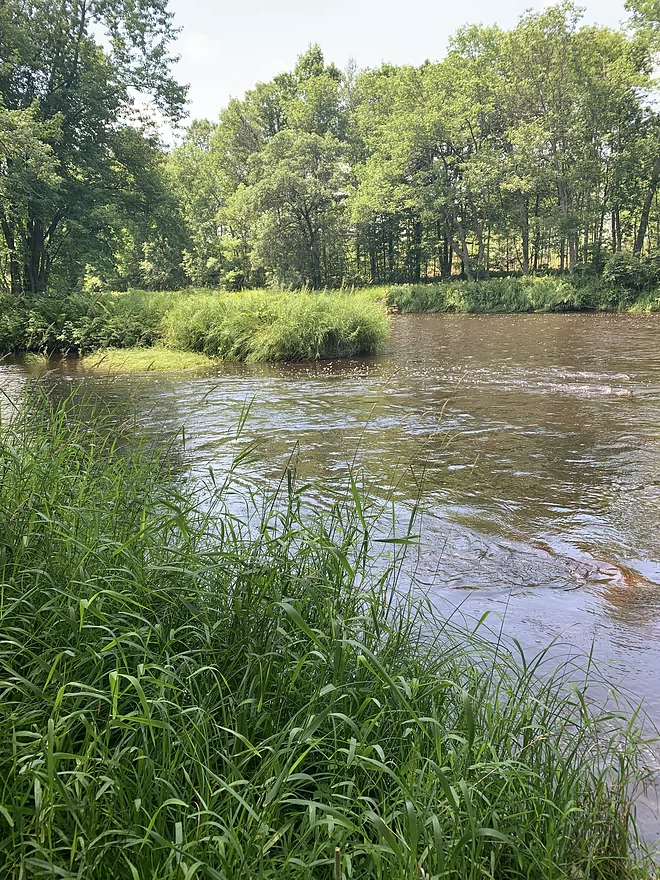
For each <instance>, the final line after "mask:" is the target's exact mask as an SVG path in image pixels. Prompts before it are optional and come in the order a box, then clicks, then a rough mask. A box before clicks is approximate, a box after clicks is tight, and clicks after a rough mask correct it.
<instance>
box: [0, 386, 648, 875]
mask: <svg viewBox="0 0 660 880" xmlns="http://www.w3.org/2000/svg"><path fill="white" fill-rule="evenodd" d="M28 393H29V394H30V395H31V407H32V408H31V409H29V410H24V411H23V412H22V413H20V414H19V415H17V416H16V417H15V419H14V421H13V423H12V424H11V425H9V426H5V427H4V429H3V432H2V435H1V439H0V584H2V586H1V588H0V694H2V702H1V703H0V876H2V877H3V878H8V880H14V878H15V880H18V878H28V877H64V878H74V877H75V878H81V880H82V878H84V880H113V878H116V880H120V878H121V880H124V878H127V880H129V878H138V880H183V878H191V880H192V878H213V880H223V878H232V880H233V878H236V880H239V878H240V880H244V878H281V880H285V878H286V880H289V878H300V880H302V878H305V880H307V878H314V880H315V878H319V880H321V878H326V880H334V878H338V880H341V878H344V880H346V878H360V880H362V878H380V880H420V878H438V880H439V878H455V880H465V878H474V880H477V878H479V880H481V878H483V880H487V878H490V880H493V878H500V880H505V878H520V880H522V878H526V880H529V878H548V880H550V878H552V880H576V878H583V880H626V878H642V877H648V876H649V875H650V869H649V867H648V865H647V864H645V863H643V862H642V853H639V852H638V850H637V847H636V838H635V826H634V818H633V814H632V804H631V792H632V783H634V782H635V781H637V780H638V779H640V778H641V777H642V776H643V768H642V765H641V762H640V751H639V743H638V739H637V736H636V733H635V729H634V721H632V722H630V721H627V720H626V715H625V713H624V714H622V715H621V716H618V715H616V714H611V713H608V712H605V711H602V712H601V711H599V710H598V708H597V707H596V706H592V705H590V702H589V701H588V700H587V699H586V698H585V696H584V693H585V687H586V685H587V683H588V681H589V679H590V678H591V677H593V676H594V675H595V672H594V670H593V669H592V668H590V663H589V661H588V659H585V661H584V663H583V664H581V663H569V662H566V663H558V661H557V660H556V659H552V658H551V657H550V656H549V655H546V654H541V655H539V656H538V657H537V658H523V657H522V656H521V654H520V653H519V652H518V651H517V649H516V648H515V646H514V645H508V644H504V643H502V642H492V641H488V640H486V639H484V638H481V637H480V636H479V634H478V633H475V632H470V631H468V630H467V629H465V628H462V627H459V626H458V625H454V624H451V623H447V621H444V620H441V619H439V618H438V617H437V616H436V615H435V612H434V610H433V607H432V605H430V604H429V603H426V602H424V601H417V600H415V599H414V598H413V597H412V596H407V595H401V594H400V593H399V592H398V590H397V587H396V583H397V575H398V571H399V562H398V561H397V560H398V559H399V558H400V556H401V554H405V552H406V550H407V545H408V544H409V543H410V542H411V541H414V540H415V539H414V538H413V537H412V536H411V535H410V533H409V532H407V531H404V533H402V534H399V535H392V536H390V538H389V539H388V540H390V541H392V543H389V544H387V543H386V544H382V543H381V544H378V545H375V544H373V543H372V535H373V525H372V523H373V518H374V516H376V515H377V513H378V511H377V510H376V509H375V508H372V506H371V505H370V502H369V498H368V496H366V495H365V494H364V493H362V494H361V493H360V492H358V490H357V487H356V485H355V482H352V481H351V482H350V483H349V485H348V486H347V489H346V492H345V493H342V492H339V491H337V490H336V489H335V490H330V489H328V502H329V505H330V506H329V509H328V510H326V511H325V512H323V513H319V514H318V515H316V516H314V515H307V516H303V515H302V514H301V508H302V507H303V505H304V500H305V496H304V489H301V490H299V489H298V488H296V485H295V482H294V480H293V478H292V477H291V476H290V477H289V479H287V480H285V481H284V483H283V486H282V488H281V489H280V490H279V492H278V493H277V494H275V495H273V496H272V497H270V496H260V497H256V496H255V497H250V496H248V497H247V498H244V502H245V514H244V516H243V517H240V518H239V517H238V516H237V515H235V514H231V513H230V511H229V509H228V504H227V500H228V498H230V493H231V491H232V479H231V474H229V475H223V476H220V475H216V476H213V477H212V478H209V481H208V482H206V483H199V482H194V481H191V480H187V481H183V480H181V477H182V476H183V474H182V472H181V465H180V462H181V460H182V459H181V456H180V455H179V452H180V450H179V449H178V448H177V447H170V449H169V450H167V449H164V448H162V447H160V446H155V447H154V446H153V445H149V444H148V443H146V442H144V441H142V442H140V441H139V440H137V439H135V438H133V437H132V436H131V435H130V434H127V433H126V429H124V430H123V432H121V433H119V434H118V433H117V432H116V431H115V430H114V425H115V422H114V421H113V420H112V417H109V418H108V419H107V420H105V421H102V422H97V423H95V424H90V423H89V422H88V421H87V418H88V410H85V409H84V408H79V407H78V406H77V405H76V403H75V401H68V402H65V403H64V404H60V405H57V406H55V405H51V404H50V403H49V402H48V401H47V400H42V401H41V403H39V401H38V400H35V399H34V397H35V392H34V391H31V392H28ZM86 413H87V416H86ZM125 416H126V414H125V413H122V414H121V418H118V421H120V422H121V423H122V425H125ZM175 465H176V467H175ZM413 528H414V526H413ZM378 537H379V539H380V540H382V539H383V537H384V536H383V533H382V532H380V533H378ZM378 547H380V548H381V550H380V552H381V554H382V549H383V548H387V547H389V549H390V551H391V553H392V555H393V559H394V561H393V563H392V566H391V567H390V568H387V567H386V568H383V566H382V565H374V555H375V553H376V549H375V548H378Z"/></svg>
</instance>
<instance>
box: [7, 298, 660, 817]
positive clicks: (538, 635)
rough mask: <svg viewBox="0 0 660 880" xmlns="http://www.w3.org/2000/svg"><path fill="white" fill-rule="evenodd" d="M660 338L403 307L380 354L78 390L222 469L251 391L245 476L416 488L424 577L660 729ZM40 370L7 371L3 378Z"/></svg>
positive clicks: (448, 598)
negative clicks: (596, 678) (356, 478)
mask: <svg viewBox="0 0 660 880" xmlns="http://www.w3.org/2000/svg"><path fill="white" fill-rule="evenodd" d="M659 343H660V316H606V315H557V316H553V315H515V316H511V315H504V316H446V315H444V316H436V315H432V316H402V317H398V318H396V319H395V322H394V328H393V336H392V341H391V344H390V346H389V349H388V351H387V352H386V353H385V354H383V355H382V356H380V357H377V358H369V359H363V360H355V361H349V362H337V363H322V364H314V365H302V364H297V365H278V366H267V367H266V366H249V365H233V366H223V367H220V368H213V370H211V371H208V372H206V373H201V374H200V373H198V374H171V375H167V376H163V375H160V376H157V375H146V376H140V377H130V378H116V379H113V380H112V381H109V380H108V379H107V378H95V377H91V376H88V377H86V378H85V379H84V383H85V386H86V387H88V388H91V389H93V390H94V393H95V394H98V395H99V396H100V397H101V398H103V399H107V400H108V401H109V402H110V403H112V404H113V405H114V404H117V403H119V404H120V405H121V406H122V407H124V408H125V409H126V412H127V415H128V414H129V413H130V412H132V411H136V412H137V414H138V418H139V420H140V421H141V422H142V423H143V424H144V425H148V426H149V427H151V428H154V429H155V430H157V431H158V432H159V433H169V432H174V431H176V430H177V429H178V428H179V426H181V425H185V427H186V437H187V449H188V453H189V455H190V457H191V460H192V463H193V466H194V467H195V468H197V469H198V470H200V471H203V470H205V469H207V468H208V466H209V465H211V466H215V467H216V468H222V467H224V466H226V464H227V462H228V460H229V457H230V455H231V448H232V447H231V444H228V441H227V437H228V436H229V435H230V434H231V431H232V429H233V428H234V427H235V425H236V424H237V422H238V421H239V418H240V413H241V411H242V409H243V408H244V407H245V405H246V403H248V402H250V401H252V407H251V411H250V415H249V418H248V420H247V424H246V428H245V431H244V434H243V438H242V440H241V443H243V444H244V443H245V442H247V441H255V442H256V447H255V452H254V454H253V456H252V460H251V462H250V465H249V468H248V469H247V470H246V472H245V475H244V478H245V479H256V480H258V481H259V480H260V481H264V480H270V479H273V480H274V479H277V478H278V477H279V475H280V474H281V473H282V470H283V468H284V467H285V466H286V465H287V463H289V464H290V465H291V466H294V467H295V470H296V473H297V475H298V479H301V480H310V481H311V482H312V484H313V485H315V486H316V487H317V488H316V491H318V492H319V493H322V492H323V485H324V483H323V478H326V480H327V479H330V480H331V481H333V482H335V483H337V482H340V481H341V480H342V479H343V478H344V476H345V473H346V470H347V468H348V467H349V466H351V465H352V464H354V465H355V466H356V467H357V468H358V469H360V470H361V471H362V472H363V473H364V474H365V477H366V479H367V481H368V483H369V484H370V486H371V487H372V489H373V490H374V491H375V492H376V493H380V494H382V496H383V497H385V496H386V495H387V494H388V493H390V492H391V491H393V495H394V498H395V501H396V506H397V509H398V510H399V511H405V509H406V508H407V507H410V506H412V505H413V504H414V503H415V502H416V500H417V499H418V498H420V497H421V499H422V509H423V511H424V513H423V518H422V542H421V546H420V548H419V553H418V555H417V556H416V559H415V563H416V566H415V571H416V577H417V580H418V583H419V585H420V587H421V588H423V589H425V590H427V591H428V592H429V594H430V595H431V596H432V597H433V598H434V600H435V601H436V602H437V603H438V604H439V605H447V607H452V606H457V605H460V606H461V609H462V613H466V614H467V615H468V616H472V615H474V616H478V615H480V614H481V613H482V612H483V611H484V610H491V611H496V612H498V613H499V614H500V615H501V618H502V619H503V620H504V629H505V632H507V633H509V634H511V635H514V636H515V637H516V638H518V639H519V640H520V642H521V643H522V644H523V645H524V646H525V647H526V648H528V649H534V648H540V647H543V646H545V645H547V643H548V642H549V641H550V640H551V639H554V638H559V639H561V641H562V642H563V643H568V644H571V645H574V646H575V647H577V648H578V649H582V650H590V649H591V650H593V653H594V656H595V657H596V659H597V661H598V663H599V665H600V666H601V668H602V667H605V668H606V671H608V672H609V674H610V677H611V678H612V679H613V680H614V681H616V682H617V685H618V687H619V689H620V690H621V691H622V692H624V691H625V692H626V693H628V694H629V695H631V696H632V697H633V698H636V699H638V700H640V701H643V704H644V707H645V709H646V712H647V713H648V714H649V716H650V717H651V718H652V719H653V720H654V721H655V722H656V723H657V724H658V725H659V726H660V344H659ZM30 369H33V367H29V366H25V365H21V364H20V363H9V362H7V361H5V362H4V364H2V363H0V388H4V389H5V390H6V391H7V392H8V393H9V394H10V395H12V394H15V393H16V391H17V390H18V388H19V387H20V385H21V383H22V382H23V381H24V378H25V376H26V375H27V373H28V372H29V371H30ZM80 376H81V374H80V372H79V371H77V369H76V366H75V364H71V363H69V362H62V363H61V364H58V365H54V368H53V369H51V370H49V371H48V372H47V373H46V374H45V377H44V379H45V381H48V382H50V383H56V384H61V385H62V386H63V387H67V388H68V387H70V382H71V380H73V379H77V378H80ZM250 475H251V476H250ZM608 666H609V669H608ZM648 821H649V822H650V821H652V820H651V819H649V820H648Z"/></svg>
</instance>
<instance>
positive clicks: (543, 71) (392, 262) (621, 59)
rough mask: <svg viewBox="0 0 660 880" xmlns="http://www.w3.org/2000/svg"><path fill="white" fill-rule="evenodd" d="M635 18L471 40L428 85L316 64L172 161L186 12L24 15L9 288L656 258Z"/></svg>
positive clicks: (5, 106) (644, 31)
mask: <svg viewBox="0 0 660 880" xmlns="http://www.w3.org/2000/svg"><path fill="white" fill-rule="evenodd" d="M629 11H630V15H631V18H630V22H629V26H628V27H626V28H623V29H620V30H613V29H610V28H605V27H597V26H592V25H585V24H584V23H583V21H582V19H581V12H580V10H579V8H578V7H576V6H574V5H573V4H572V3H568V2H565V3H561V4H559V5H557V6H553V7H550V8H548V9H546V10H544V11H542V12H528V13H526V14H525V15H523V16H522V17H521V19H520V21H519V23H518V24H517V26H516V27H514V28H512V29H511V30H508V31H507V30H503V29H501V28H498V27H484V26H480V25H475V26H469V27H465V28H463V29H462V30H460V31H459V32H458V33H457V34H456V35H455V36H454V37H453V39H452V40H451V42H450V45H449V50H448V52H447V54H446V56H445V58H444V59H443V60H442V61H439V62H434V63H431V62H428V61H427V62H424V63H423V64H421V65H419V66H417V67H413V66H402V67H394V66H392V65H382V66H381V67H380V68H377V69H373V70H370V69H367V70H362V71H357V70H356V69H355V67H354V66H351V67H350V69H348V70H346V71H343V72H342V71H340V70H338V69H337V67H336V66H335V65H334V64H331V63H328V62H327V61H326V59H325V58H324V56H323V53H322V51H321V49H320V48H319V47H318V46H311V47H310V48H309V49H308V50H307V51H306V52H304V53H303V54H302V55H301V56H300V58H299V59H298V63H297V64H296V66H295V68H294V69H293V70H292V71H290V72H285V73H281V74H279V75H277V76H276V77H274V79H273V80H271V81H270V82H268V83H258V84H257V85H255V87H254V88H253V89H251V90H249V91H248V92H247V93H246V94H245V95H244V96H243V98H241V99H234V100H232V101H231V102H230V103H229V105H228V106H227V107H226V108H225V109H223V110H222V111H221V112H220V114H219V117H218V119H217V121H209V120H195V121H193V122H192V123H191V124H190V126H189V127H188V128H187V130H186V132H185V135H184V137H183V139H182V140H181V141H180V142H179V144H178V146H176V148H174V149H170V150H166V149H164V148H163V145H162V144H161V143H160V142H159V140H158V137H157V136H156V133H155V129H154V127H153V125H151V126H150V124H149V122H148V120H145V118H144V116H143V114H142V113H141V111H140V107H144V103H145V100H146V99H147V98H149V99H150V100H151V101H152V104H153V107H154V108H156V109H157V111H158V112H159V113H161V114H165V116H166V117H168V118H170V119H172V120H174V121H177V120H180V119H181V116H182V113H183V110H184V99H185V90H183V89H182V88H181V87H180V86H178V85H176V83H174V82H173V80H172V78H171V76H170V63H171V60H172V59H171V58H170V57H169V54H168V51H169V46H170V43H171V41H172V39H173V36H174V34H175V31H174V30H173V27H172V21H171V15H170V13H169V12H168V11H167V8H166V6H165V0H64V2H63V3H62V4H59V5H58V6H57V8H55V7H53V6H51V4H49V3H46V2H45V0H32V2H28V0H5V2H4V3H3V5H2V6H1V7H0V16H1V24H2V27H0V193H2V210H1V211H0V220H1V221H2V231H3V238H4V242H3V244H2V245H0V260H1V261H2V265H3V277H4V284H5V286H6V287H7V288H8V289H11V290H12V291H14V292H15V293H16V294H19V295H20V294H21V293H23V292H38V291H41V290H43V289H44V288H45V287H46V285H47V284H48V282H49V279H51V270H52V269H53V267H55V270H56V273H55V275H56V278H57V279H59V280H60V281H61V282H63V283H65V284H66V285H69V286H71V285H74V284H76V283H79V282H80V281H81V279H82V278H83V277H85V278H87V283H98V284H101V285H108V286H119V287H121V286H127V285H131V284H141V285H145V286H161V287H174V286H180V285H183V284H186V283H193V284H197V285H212V286H213V285H219V286H223V287H227V288H234V287H245V286H260V285H264V284H266V283H270V282H273V283H279V284H285V285H289V286H301V285H308V286H311V287H323V286H331V285H340V284H369V283H389V282H407V281H409V282H415V281H419V280H422V279H429V278H447V277H449V276H450V275H455V274H460V275H461V276H463V277H466V278H468V279H478V278H483V277H486V276H492V275H494V274H495V275H497V274H511V273H519V274H523V275H526V274H532V273H541V272H554V271H557V272H567V273H571V274H573V275H575V274H581V273H585V272H593V273H599V272H601V271H602V270H603V267H604V266H605V264H606V263H607V262H608V261H609V260H612V259H617V258H618V257H619V255H621V254H629V255H630V257H631V259H632V258H636V257H638V256H640V255H644V256H647V255H649V254H653V253H655V251H656V250H657V249H658V246H659V244H660V210H659V206H658V197H657V193H658V187H659V186H660V115H659V114H658V111H657V108H656V104H655V100H656V91H655V88H656V87H655V82H654V78H653V70H654V65H655V63H656V60H657V58H656V56H657V51H658V48H659V46H660V6H659V5H658V3H657V2H656V0H630V3H629ZM99 33H103V34H104V38H103V39H100V38H99V36H98V34H99ZM138 97H139V100H137V98H138ZM8 132H13V134H12V135H11V137H8V134H7V133H8ZM51 280H52V279H51Z"/></svg>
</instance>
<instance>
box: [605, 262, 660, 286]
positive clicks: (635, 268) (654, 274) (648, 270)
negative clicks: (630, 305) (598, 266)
mask: <svg viewBox="0 0 660 880" xmlns="http://www.w3.org/2000/svg"><path fill="white" fill-rule="evenodd" d="M603 281H604V282H605V283H606V284H609V285H610V286H611V287H614V288H615V289H617V290H621V291H625V292H626V294H628V296H629V295H630V293H632V294H639V293H640V292H642V291H648V290H650V289H652V288H654V287H657V286H658V284H660V261H659V260H658V259H657V258H655V259H654V258H650V259H648V258H647V259H644V258H643V257H640V256H639V255H638V254H630V253H620V254H612V255H611V256H610V258H609V259H608V261H607V263H606V264H605V268H604V270H603Z"/></svg>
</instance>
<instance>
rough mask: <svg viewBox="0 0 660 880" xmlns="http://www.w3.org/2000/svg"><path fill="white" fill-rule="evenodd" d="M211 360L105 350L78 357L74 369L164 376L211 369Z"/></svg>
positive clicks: (158, 349) (161, 351)
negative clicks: (178, 371)
mask: <svg viewBox="0 0 660 880" xmlns="http://www.w3.org/2000/svg"><path fill="white" fill-rule="evenodd" d="M213 363H214V362H213V360H212V359H211V358H209V357H208V356H207V355H204V354H200V353H198V352H194V351H177V350H174V349H171V348H165V347H163V346H154V347H153V348H108V349H105V350H101V351H97V352H94V353H93V354H88V355H85V356H84V357H82V358H81V359H80V360H79V362H78V366H79V368H80V369H82V370H85V372H89V373H166V372H175V371H177V370H199V369H204V368H205V367H206V368H208V367H212V366H213Z"/></svg>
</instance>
